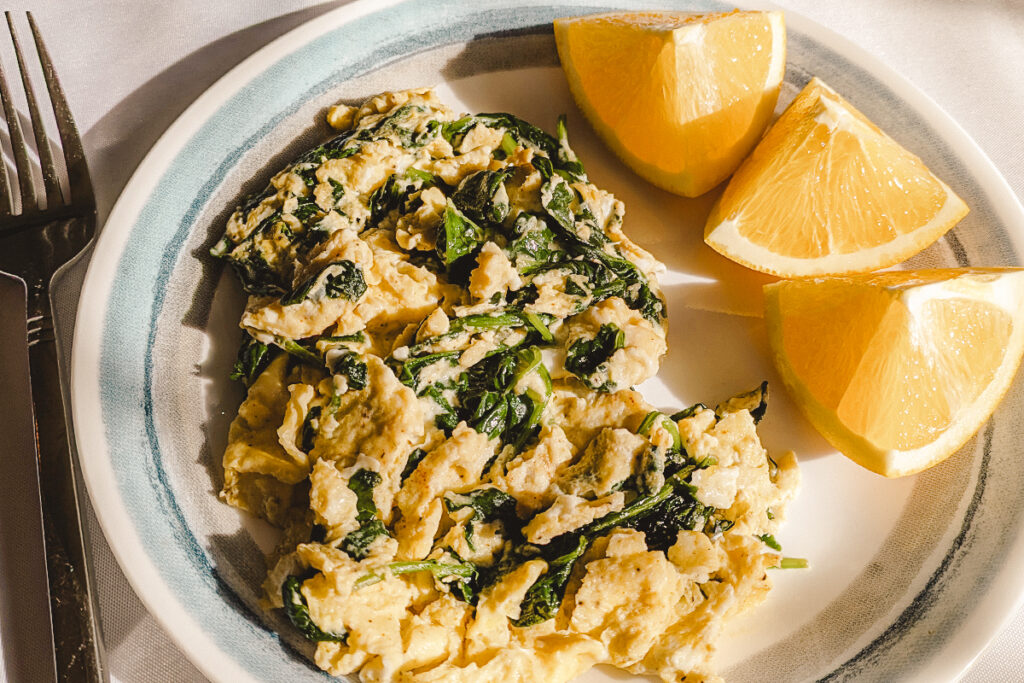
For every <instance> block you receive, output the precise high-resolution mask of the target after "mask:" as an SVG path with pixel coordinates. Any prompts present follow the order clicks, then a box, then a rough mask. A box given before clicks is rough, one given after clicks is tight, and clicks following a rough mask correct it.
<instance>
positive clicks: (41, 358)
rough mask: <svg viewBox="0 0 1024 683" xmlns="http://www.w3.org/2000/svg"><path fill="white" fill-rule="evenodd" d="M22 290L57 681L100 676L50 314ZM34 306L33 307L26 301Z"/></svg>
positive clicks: (85, 681) (91, 681)
mask: <svg viewBox="0 0 1024 683" xmlns="http://www.w3.org/2000/svg"><path fill="white" fill-rule="evenodd" d="M36 294H37V296H35V297H33V296H31V295H30V299H34V301H30V305H29V312H30V315H31V316H32V320H30V322H29V328H30V332H29V364H30V367H31V373H32V403H33V408H34V412H35V422H36V445H37V448H38V455H39V462H38V466H39V483H40V487H39V488H40V497H41V498H42V504H43V534H44V539H45V542H46V573H47V579H48V582H49V587H50V614H51V618H52V628H53V644H54V652H55V655H56V665H57V680H58V681H60V682H61V683H97V682H105V681H107V680H108V678H107V675H106V667H105V659H104V653H103V645H102V640H101V638H100V628H99V613H98V609H97V605H96V603H95V596H96V591H95V590H94V589H93V586H92V583H93V581H92V575H91V572H90V567H89V554H88V549H87V546H86V544H87V537H86V529H85V524H84V521H85V520H84V513H83V506H82V503H83V499H82V498H81V496H80V494H79V491H78V485H77V481H76V479H77V477H76V467H75V461H74V456H73V455H72V452H71V449H70V447H69V442H68V431H67V424H69V423H68V422H66V420H65V417H66V415H65V410H64V400H63V394H62V391H61V382H60V364H59V362H58V357H59V356H58V349H57V343H56V341H55V339H54V335H53V322H52V321H53V317H52V313H51V309H50V302H49V297H48V295H47V293H46V292H37V293H36ZM33 304H35V305H33Z"/></svg>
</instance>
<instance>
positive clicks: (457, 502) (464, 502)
mask: <svg viewBox="0 0 1024 683" xmlns="http://www.w3.org/2000/svg"><path fill="white" fill-rule="evenodd" d="M516 505H517V503H516V499H515V498H513V497H512V496H510V495H509V494H507V493H505V492H504V491H502V490H501V489H497V488H494V487H493V486H488V487H485V488H480V489H476V490H475V491H469V492H467V493H451V492H449V493H446V494H445V495H444V506H445V508H446V509H447V510H448V512H455V511H456V510H462V509H463V508H472V510H473V514H472V515H470V517H469V518H468V519H466V543H468V544H469V547H470V549H471V550H474V551H475V550H476V546H475V545H474V543H473V534H474V523H477V522H479V523H481V524H483V523H486V522H494V521H500V522H501V523H502V525H503V526H504V529H505V532H506V534H508V535H509V536H513V537H517V536H518V534H519V526H520V524H519V517H518V516H517V515H516Z"/></svg>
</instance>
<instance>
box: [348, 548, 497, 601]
mask: <svg viewBox="0 0 1024 683" xmlns="http://www.w3.org/2000/svg"><path fill="white" fill-rule="evenodd" d="M455 560H456V561H454V562H442V561H440V560H409V561H400V562H392V563H390V564H389V565H387V568H388V571H390V572H391V573H392V574H394V575H395V576H400V575H402V574H414V573H416V572H430V573H431V574H433V575H434V578H435V579H437V580H438V581H441V582H442V583H444V584H445V585H447V586H448V587H449V588H450V589H451V590H452V592H453V593H454V594H455V595H456V596H458V597H460V598H462V600H464V601H465V602H470V601H471V600H474V599H475V598H476V595H477V590H476V588H475V586H474V584H475V580H476V578H477V575H478V572H477V567H476V565H475V564H473V563H472V562H463V561H462V560H461V558H458V557H457V556H456V557H455ZM446 579H450V580H446ZM383 580H384V577H383V576H382V575H381V574H379V573H377V572H370V573H368V574H365V575H363V576H361V577H359V578H358V579H356V583H355V589H356V590H359V589H360V588H365V587H367V586H372V585H373V584H375V583H380V582H381V581H383Z"/></svg>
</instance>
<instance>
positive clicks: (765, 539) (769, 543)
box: [758, 534, 782, 552]
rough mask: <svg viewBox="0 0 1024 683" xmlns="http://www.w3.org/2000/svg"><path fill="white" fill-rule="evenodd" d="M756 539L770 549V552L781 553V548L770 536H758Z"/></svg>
mask: <svg viewBox="0 0 1024 683" xmlns="http://www.w3.org/2000/svg"><path fill="white" fill-rule="evenodd" d="M758 538H759V539H761V542H762V543H764V544H765V545H766V546H768V547H769V548H771V549H772V550H775V551H778V552H782V546H781V545H779V542H778V541H776V540H775V537H774V536H772V535H771V534H761V535H760V536H758Z"/></svg>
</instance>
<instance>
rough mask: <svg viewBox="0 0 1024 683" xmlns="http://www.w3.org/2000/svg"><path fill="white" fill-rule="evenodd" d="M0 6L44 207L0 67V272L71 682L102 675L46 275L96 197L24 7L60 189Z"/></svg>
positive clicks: (57, 628)
mask: <svg viewBox="0 0 1024 683" xmlns="http://www.w3.org/2000/svg"><path fill="white" fill-rule="evenodd" d="M5 14H6V17H7V25H8V29H9V31H10V35H11V41H12V43H13V44H14V50H15V55H16V57H17V61H18V70H19V72H20V74H21V82H22V84H23V86H24V90H25V100H26V102H27V104H28V110H29V117H30V119H31V121H30V123H31V129H32V131H33V133H34V136H35V142H36V151H37V154H38V157H39V170H40V171H41V172H42V180H43V188H42V189H43V192H44V193H45V208H44V207H42V206H40V202H39V201H38V198H37V190H38V188H37V184H38V183H37V181H36V180H34V178H33V167H32V165H31V164H30V161H29V156H28V148H27V145H26V143H25V136H24V134H23V132H22V128H21V123H20V121H19V115H18V110H17V108H16V107H15V104H14V101H13V100H12V98H11V92H10V90H9V88H8V85H7V80H6V78H5V77H4V74H3V68H2V66H0V99H2V100H3V110H4V118H5V119H6V121H7V129H8V134H9V136H10V141H11V148H12V150H13V153H14V165H15V169H16V171H15V173H14V180H15V181H16V183H17V194H18V198H19V201H18V202H17V205H16V204H15V201H14V199H15V197H14V192H12V190H13V188H12V180H11V179H10V178H9V177H8V170H7V166H6V164H5V163H3V162H2V160H0V271H4V272H6V273H8V274H10V275H14V276H16V277H19V278H21V279H22V280H23V281H24V283H25V286H26V290H27V293H28V298H27V314H28V330H29V331H28V340H27V342H28V347H29V364H30V370H31V375H32V404H33V410H34V415H35V425H36V448H37V452H38V461H37V464H38V469H39V481H40V498H41V500H42V507H43V534H44V541H45V544H46V566H47V580H48V583H49V591H50V615H51V626H52V630H53V644H54V652H55V663H56V670H57V679H58V680H59V681H68V682H75V683H77V682H79V681H89V682H94V681H105V680H107V678H106V673H105V666H104V657H103V649H102V641H101V639H100V630H99V623H98V611H97V608H96V604H95V595H96V593H95V590H92V586H91V583H92V581H91V574H90V567H89V564H88V561H89V555H88V552H87V547H88V546H87V542H88V539H87V538H86V537H85V534H84V531H85V527H84V512H83V507H82V504H83V502H84V499H83V498H82V497H81V496H80V492H79V490H78V484H77V476H78V475H77V471H76V463H75V460H74V456H73V454H72V451H71V449H70V446H69V435H68V429H67V425H68V424H70V423H69V422H68V421H67V415H68V414H67V412H66V406H65V402H64V399H63V396H62V392H61V381H60V377H61V372H60V371H61V368H60V363H59V360H58V359H59V358H60V357H61V354H60V349H59V348H58V344H57V341H56V338H55V335H54V331H53V315H52V302H51V299H50V282H51V280H52V279H53V276H54V274H55V273H56V272H58V271H59V270H60V269H61V267H62V266H64V265H65V264H66V263H67V262H68V261H70V260H71V259H72V258H74V257H75V256H77V255H78V254H79V253H80V252H81V251H82V250H83V249H84V248H85V247H86V245H87V244H88V243H89V241H90V240H91V239H92V236H93V233H94V232H95V228H96V202H95V199H94V197H93V191H92V183H91V181H90V179H89V169H88V167H87V166H86V161H85V155H84V154H83V152H82V142H81V140H80V138H79V136H78V131H77V129H76V127H75V122H74V120H73V119H72V117H71V112H70V111H69V110H68V105H67V101H66V100H65V98H64V92H63V90H62V89H61V86H60V83H59V82H58V81H57V74H56V73H55V72H54V68H53V63H52V62H51V60H50V56H49V53H48V52H47V50H46V47H45V46H44V44H43V40H42V37H41V36H40V34H39V29H38V27H37V26H36V23H35V20H34V19H33V18H32V14H31V12H28V13H26V14H27V18H28V23H29V26H30V28H31V31H32V35H33V38H34V41H33V42H34V43H35V48H36V49H35V52H36V55H37V56H38V60H39V65H40V66H41V68H42V73H43V80H44V81H45V84H46V90H47V92H48V94H49V98H50V104H51V107H52V110H53V114H54V118H55V119H56V123H57V132H58V134H59V135H60V143H61V147H62V148H63V152H64V162H65V163H64V166H65V168H66V170H67V188H68V192H66V193H65V192H64V191H63V190H62V188H61V183H60V181H59V180H58V176H57V173H58V171H57V167H56V166H55V164H54V159H53V154H52V152H51V149H50V140H49V138H48V136H47V134H46V129H45V127H44V124H43V120H42V117H41V114H40V109H39V106H38V104H37V101H36V96H35V92H34V90H33V88H32V84H31V78H30V73H29V70H28V65H27V63H26V59H25V54H24V53H23V51H22V49H21V45H20V43H19V41H18V35H17V31H16V30H15V27H14V21H13V18H12V16H11V13H10V12H6V13H5Z"/></svg>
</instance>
